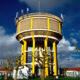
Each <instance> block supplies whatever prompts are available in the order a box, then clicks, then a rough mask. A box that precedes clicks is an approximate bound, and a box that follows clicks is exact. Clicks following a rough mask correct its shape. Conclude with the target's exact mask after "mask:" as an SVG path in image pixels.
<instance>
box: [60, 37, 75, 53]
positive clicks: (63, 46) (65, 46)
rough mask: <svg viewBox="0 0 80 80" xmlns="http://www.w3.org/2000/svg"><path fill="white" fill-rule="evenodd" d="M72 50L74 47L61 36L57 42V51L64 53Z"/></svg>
mask: <svg viewBox="0 0 80 80" xmlns="http://www.w3.org/2000/svg"><path fill="white" fill-rule="evenodd" d="M74 51H75V47H74V46H71V44H70V42H69V41H68V40H66V39H65V38H64V37H63V39H62V40H61V41H60V42H59V44H58V52H59V53H65V52H66V53H70V52H74Z"/></svg>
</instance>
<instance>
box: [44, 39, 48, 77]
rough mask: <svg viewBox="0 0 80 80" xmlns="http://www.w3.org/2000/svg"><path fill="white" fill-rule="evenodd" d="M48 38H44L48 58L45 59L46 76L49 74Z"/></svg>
mask: <svg viewBox="0 0 80 80" xmlns="http://www.w3.org/2000/svg"><path fill="white" fill-rule="evenodd" d="M47 40H48V39H45V40H44V47H45V54H46V56H45V59H46V61H45V76H46V77H47V76H48V52H47V50H48V45H47Z"/></svg>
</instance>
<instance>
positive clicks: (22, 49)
mask: <svg viewBox="0 0 80 80" xmlns="http://www.w3.org/2000/svg"><path fill="white" fill-rule="evenodd" d="M23 51H24V46H23V44H21V64H22V65H23V59H24V56H23Z"/></svg>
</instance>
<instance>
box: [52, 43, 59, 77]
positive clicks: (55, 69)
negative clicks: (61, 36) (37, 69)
mask: <svg viewBox="0 0 80 80" xmlns="http://www.w3.org/2000/svg"><path fill="white" fill-rule="evenodd" d="M53 51H54V54H53V57H54V61H53V62H54V66H53V70H54V76H58V65H57V46H56V42H53Z"/></svg>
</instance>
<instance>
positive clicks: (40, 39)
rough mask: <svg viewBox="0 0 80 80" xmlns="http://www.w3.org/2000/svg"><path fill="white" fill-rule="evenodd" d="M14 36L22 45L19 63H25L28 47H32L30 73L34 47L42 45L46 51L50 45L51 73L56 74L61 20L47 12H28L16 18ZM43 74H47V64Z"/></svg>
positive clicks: (33, 59)
mask: <svg viewBox="0 0 80 80" xmlns="http://www.w3.org/2000/svg"><path fill="white" fill-rule="evenodd" d="M16 26H17V32H16V38H17V40H19V41H20V43H21V45H22V49H21V53H22V54H21V64H22V65H24V64H25V63H27V58H28V52H29V50H28V47H32V74H33V75H34V74H35V48H36V47H42V48H45V49H46V51H47V50H48V48H49V47H50V50H51V57H52V60H51V64H54V65H52V68H51V71H53V75H54V76H57V75H58V69H57V68H58V66H57V44H58V42H59V41H60V40H61V39H62V33H61V29H62V20H61V19H60V18H59V17H57V16H55V15H52V14H48V13H30V14H26V15H23V16H21V17H19V18H18V19H17V20H16ZM45 65H46V66H47V67H46V68H45V75H46V76H49V69H48V68H49V67H48V66H49V65H48V64H45Z"/></svg>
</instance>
